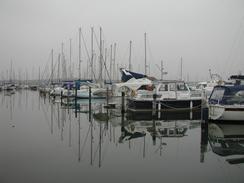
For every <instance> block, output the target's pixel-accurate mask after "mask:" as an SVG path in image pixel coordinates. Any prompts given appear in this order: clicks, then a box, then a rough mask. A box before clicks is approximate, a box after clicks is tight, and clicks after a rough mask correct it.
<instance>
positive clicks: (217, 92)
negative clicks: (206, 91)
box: [211, 88, 225, 101]
mask: <svg viewBox="0 0 244 183" xmlns="http://www.w3.org/2000/svg"><path fill="white" fill-rule="evenodd" d="M224 92H225V90H224V89H223V88H215V89H214V91H213V93H212V95H211V100H217V101H219V100H221V99H222V98H223V96H224Z"/></svg>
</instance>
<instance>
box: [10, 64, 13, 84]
mask: <svg viewBox="0 0 244 183" xmlns="http://www.w3.org/2000/svg"><path fill="white" fill-rule="evenodd" d="M12 72H13V61H12V59H11V62H10V74H9V81H10V82H12V74H13V73H12Z"/></svg>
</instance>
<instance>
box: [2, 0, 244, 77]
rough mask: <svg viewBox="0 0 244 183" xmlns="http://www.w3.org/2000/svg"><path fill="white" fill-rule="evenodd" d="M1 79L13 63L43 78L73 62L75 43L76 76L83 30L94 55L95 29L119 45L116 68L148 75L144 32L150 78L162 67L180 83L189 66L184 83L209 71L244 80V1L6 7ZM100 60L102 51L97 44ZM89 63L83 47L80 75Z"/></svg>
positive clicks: (26, 0) (61, 1)
mask: <svg viewBox="0 0 244 183" xmlns="http://www.w3.org/2000/svg"><path fill="white" fill-rule="evenodd" d="M0 22H1V24H0V26H1V28H0V73H1V79H2V78H3V77H6V73H7V72H8V70H9V69H10V65H11V64H10V63H11V60H12V63H13V68H14V70H15V72H16V73H17V72H19V73H24V72H25V71H26V70H28V72H29V76H30V77H33V78H37V76H38V75H37V71H38V68H39V67H40V68H41V70H44V68H45V66H46V65H47V63H48V64H49V63H50V52H51V49H54V59H55V61H56V60H57V55H58V54H59V53H60V52H61V43H62V42H63V43H64V52H65V56H66V58H67V62H68V63H69V61H68V60H69V43H70V39H72V42H71V46H72V57H71V58H72V59H71V61H72V63H73V69H74V70H73V72H74V75H75V76H77V69H78V29H79V27H81V28H82V34H83V36H84V39H85V43H86V45H87V47H88V51H90V37H91V35H90V34H91V33H90V32H91V27H94V29H95V32H96V37H97V39H99V27H102V31H103V34H102V35H103V37H102V39H103V40H104V44H105V47H106V48H108V57H109V52H110V51H109V49H110V44H114V43H116V44H117V53H116V64H118V66H119V67H128V60H129V41H130V40H131V41H132V68H133V70H134V71H139V72H144V33H145V32H146V33H147V64H148V65H149V67H148V70H147V72H148V75H151V76H155V77H157V78H160V71H159V69H158V68H157V67H156V64H157V65H160V62H161V60H163V61H164V67H165V71H167V72H168V74H167V75H166V76H165V78H167V79H179V77H180V59H181V57H182V59H183V78H184V79H185V80H208V79H209V69H211V71H212V72H213V73H218V74H220V75H221V76H222V77H223V78H227V77H228V76H229V75H230V74H239V73H241V72H242V73H244V62H243V60H244V51H243V48H244V1H243V0H235V1H233V0H198V1H195V0H123V1H122V0H120V1H118V0H100V1H99V0H80V1H78V0H21V1H20V0H0ZM94 47H95V51H96V54H97V55H98V54H99V52H98V45H97V43H96V41H94ZM87 59H88V57H87V54H86V51H85V47H84V42H83V41H82V60H83V62H82V72H83V75H84V71H85V70H86V69H85V68H86V60H87Z"/></svg>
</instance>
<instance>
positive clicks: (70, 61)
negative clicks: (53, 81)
mask: <svg viewBox="0 0 244 183" xmlns="http://www.w3.org/2000/svg"><path fill="white" fill-rule="evenodd" d="M71 43H72V39H71V38H70V39H69V78H70V79H71V78H72V70H71V65H72V64H71V63H72V48H71Z"/></svg>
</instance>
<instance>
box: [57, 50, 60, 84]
mask: <svg viewBox="0 0 244 183" xmlns="http://www.w3.org/2000/svg"><path fill="white" fill-rule="evenodd" d="M60 59H61V55H60V53H59V54H58V76H57V79H58V82H60Z"/></svg>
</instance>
